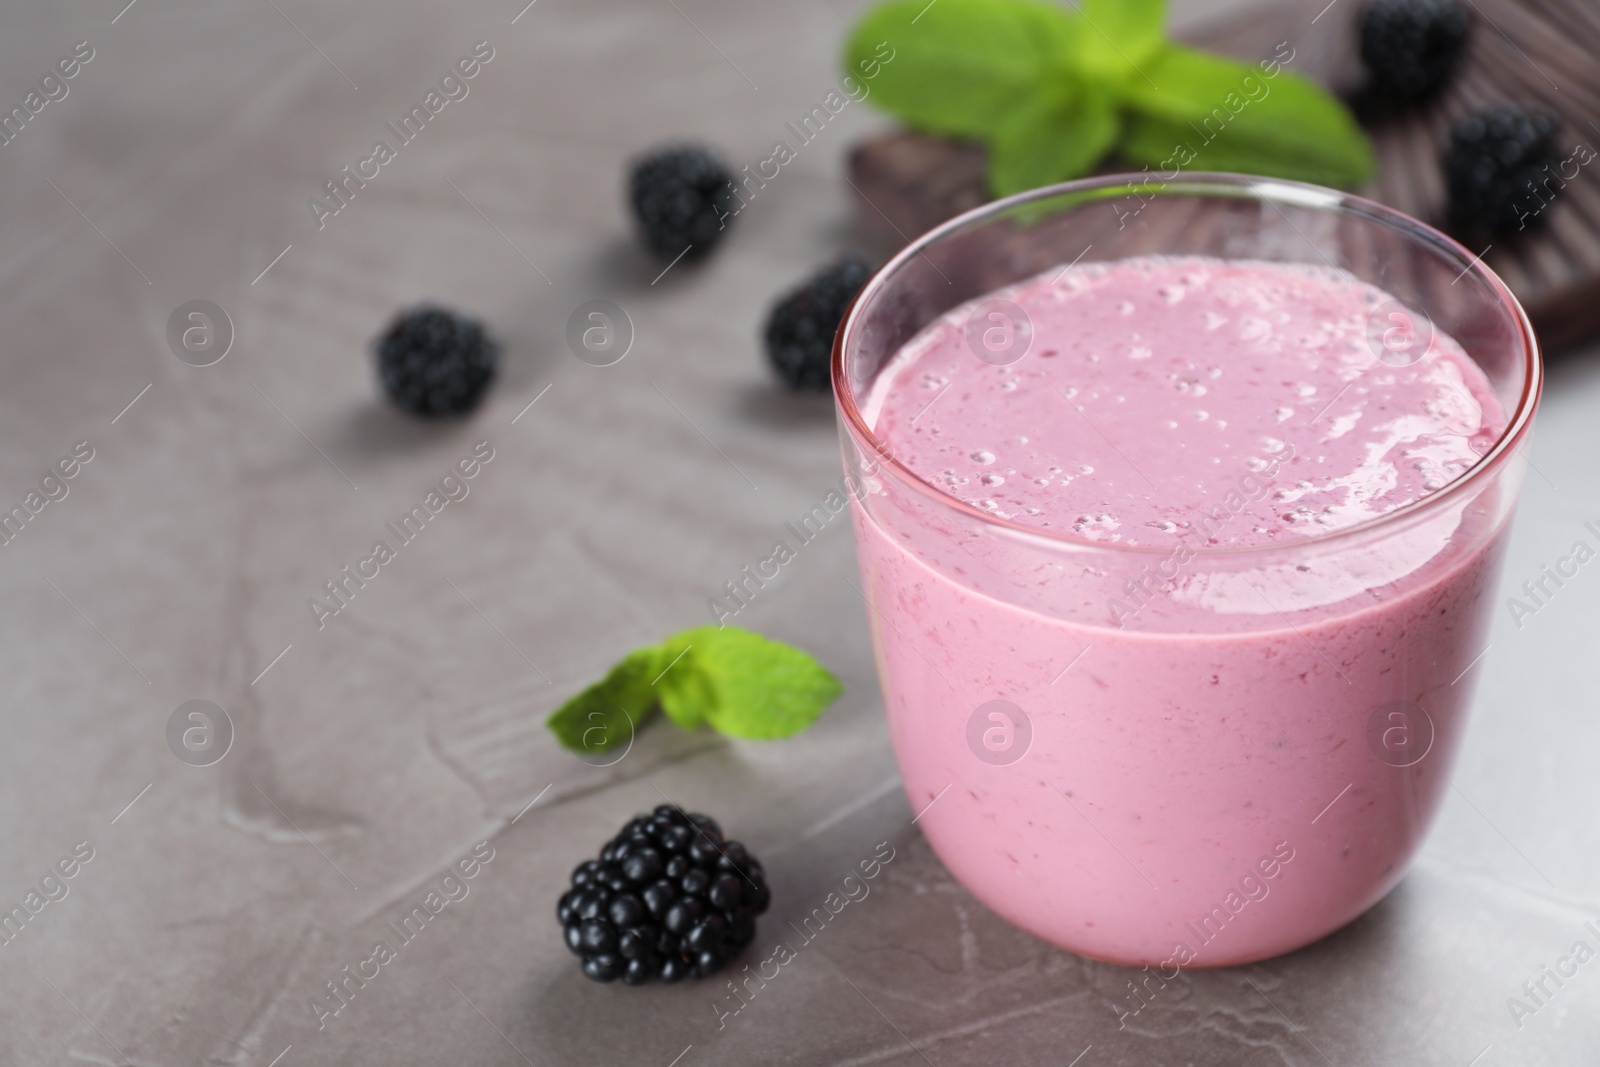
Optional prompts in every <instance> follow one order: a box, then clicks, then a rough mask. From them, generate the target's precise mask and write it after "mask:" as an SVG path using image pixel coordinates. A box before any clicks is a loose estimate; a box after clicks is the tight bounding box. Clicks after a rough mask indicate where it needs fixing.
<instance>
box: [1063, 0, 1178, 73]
mask: <svg viewBox="0 0 1600 1067" xmlns="http://www.w3.org/2000/svg"><path fill="white" fill-rule="evenodd" d="M1078 15H1079V17H1080V18H1082V19H1083V21H1084V24H1085V30H1084V32H1083V33H1082V34H1081V35H1080V36H1081V40H1080V42H1079V43H1080V50H1079V52H1078V55H1077V60H1078V68H1079V70H1080V71H1081V72H1082V73H1083V74H1084V75H1086V76H1088V77H1090V78H1093V79H1096V80H1102V81H1104V82H1107V83H1110V84H1113V85H1122V84H1125V83H1126V82H1128V81H1131V80H1132V79H1134V78H1142V77H1143V75H1142V74H1141V73H1140V72H1139V68H1140V65H1141V64H1143V63H1146V62H1148V61H1149V60H1150V59H1152V58H1154V57H1155V55H1156V53H1157V52H1159V51H1160V50H1161V46H1162V45H1164V44H1166V41H1167V38H1166V34H1165V33H1164V32H1163V27H1164V26H1165V25H1166V21H1167V0H1083V5H1082V7H1080V8H1079V9H1078Z"/></svg>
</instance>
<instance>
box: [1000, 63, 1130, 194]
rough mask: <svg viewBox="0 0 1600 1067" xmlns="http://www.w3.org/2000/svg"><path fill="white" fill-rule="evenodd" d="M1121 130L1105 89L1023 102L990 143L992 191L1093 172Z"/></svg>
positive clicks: (1014, 190) (1015, 190) (1019, 189)
mask: <svg viewBox="0 0 1600 1067" xmlns="http://www.w3.org/2000/svg"><path fill="white" fill-rule="evenodd" d="M1121 129H1122V122H1121V118H1120V116H1119V114H1118V112H1117V107H1116V104H1115V102H1114V101H1113V100H1112V98H1111V96H1110V94H1108V93H1107V92H1105V91H1104V90H1099V89H1094V90H1089V91H1085V92H1081V93H1078V94H1077V95H1076V96H1074V97H1072V98H1070V99H1066V100H1058V101H1052V100H1049V99H1048V98H1047V97H1046V96H1040V97H1039V98H1037V99H1035V100H1033V101H1030V102H1028V103H1026V104H1023V105H1021V106H1019V107H1017V108H1015V109H1013V111H1012V112H1011V113H1010V114H1009V115H1007V116H1006V118H1005V121H1004V122H1002V123H1001V124H1000V127H999V129H998V130H996V131H995V137H994V140H993V141H991V142H990V144H989V188H990V191H991V192H993V193H994V195H996V196H1010V195H1011V194H1012V193H1020V192H1022V191H1024V190H1026V189H1037V188H1038V187H1039V186H1041V185H1050V184H1052V183H1054V182H1064V181H1067V180H1068V179H1071V178H1078V177H1081V176H1083V175H1085V174H1088V173H1089V172H1090V171H1091V170H1093V169H1094V167H1095V164H1096V163H1099V162H1100V160H1101V159H1102V158H1103V157H1104V156H1105V154H1106V153H1107V152H1109V151H1110V150H1111V148H1112V146H1113V145H1115V144H1116V142H1117V135H1118V134H1119V133H1120V132H1121Z"/></svg>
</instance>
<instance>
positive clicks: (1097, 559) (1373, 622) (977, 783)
mask: <svg viewBox="0 0 1600 1067" xmlns="http://www.w3.org/2000/svg"><path fill="white" fill-rule="evenodd" d="M1392 330H1400V331H1401V335H1400V336H1401V340H1400V343H1398V344H1396V343H1395V342H1394V340H1393V338H1394V335H1393V334H1392V333H1391V331H1392ZM996 331H998V332H996ZM859 412H860V420H861V422H862V424H863V425H864V426H865V427H866V429H867V430H869V431H870V433H871V434H872V435H873V436H874V437H875V441H876V446H877V449H878V451H879V453H880V454H881V455H886V456H889V457H892V463H894V464H897V465H898V467H897V469H899V470H901V471H903V472H909V475H910V478H909V479H907V480H906V484H905V485H900V484H899V483H896V482H895V481H894V479H892V478H890V477H889V476H888V474H887V473H886V472H885V471H884V470H883V469H882V467H881V466H880V465H879V464H876V463H866V464H859V465H858V466H859V467H860V469H862V470H863V473H864V474H865V477H864V478H863V482H862V492H861V493H859V494H857V499H856V501H855V507H854V521H855V528H856V536H857V544H858V548H859V554H860V563H861V572H862V578H863V583H864V584H863V589H864V592H865V594H866V598H867V601H868V605H869V611H868V618H869V620H870V623H871V626H872V631H873V638H874V644H875V651H876V655H877V663H878V669H879V674H880V680H881V683H882V687H883V692H884V701H885V707H886V710H887V715H888V720H889V725H890V732H891V736H892V739H893V743H894V747H895V751H896V756H897V759H898V761H899V764H900V769H901V774H902V778H903V781H904V785H905V789H906V792H907V795H908V797H909V798H910V801H911V806H912V810H913V811H917V812H922V813H923V814H922V815H921V817H920V819H919V820H918V825H919V826H920V827H921V828H922V830H923V832H924V834H925V835H926V836H927V838H928V840H929V841H930V843H931V844H932V846H933V848H934V849H935V851H936V852H937V853H938V855H939V857H940V858H941V860H942V861H943V862H944V863H945V864H946V866H947V867H948V868H949V869H950V871H951V872H952V873H953V874H954V875H955V876H956V877H957V878H958V879H959V880H960V881H961V882H962V883H963V884H964V885H965V886H966V887H967V888H968V889H969V890H971V891H972V892H973V893H974V894H975V895H976V896H978V897H979V898H980V899H982V900H983V901H984V902H985V903H986V904H988V905H989V906H990V907H992V908H993V909H994V910H995V911H997V912H999V913H1000V914H1001V915H1003V916H1005V917H1006V918H1008V919H1009V920H1011V921H1013V922H1015V923H1016V924H1018V925H1020V926H1022V927H1024V928H1026V929H1028V930H1030V931H1032V932H1033V933H1035V934H1037V935H1039V936H1040V937H1043V938H1045V939H1047V940H1049V941H1052V942H1054V943H1056V944H1058V945H1061V946H1063V947H1066V948H1069V949H1072V950H1075V951H1078V952H1081V953H1084V954H1086V955H1090V956H1094V957H1098V958H1103V959H1108V960H1113V961H1116V962H1122V963H1129V964H1135V965H1137V964H1147V965H1150V966H1152V967H1155V968H1160V969H1162V970H1164V971H1165V972H1166V973H1167V974H1168V975H1169V976H1170V975H1171V974H1173V973H1175V971H1176V969H1177V968H1182V967H1188V966H1199V967H1211V966H1219V965H1226V964H1233V963H1239V962H1245V961H1250V960H1256V959H1261V958H1264V957H1267V956H1271V955H1275V954H1278V953H1282V952H1286V951H1289V950H1291V949H1294V948H1297V947H1299V946H1301V945H1304V944H1307V943H1309V942H1311V941H1313V940H1315V939H1317V938H1319V937H1321V936H1323V935H1324V934H1326V933H1328V932H1330V931H1332V930H1334V929H1337V928H1338V927H1340V926H1342V925H1344V924H1345V923H1347V922H1349V921H1350V920H1351V919H1353V918H1355V917H1356V916H1357V915H1359V914H1361V913H1362V912H1363V911H1364V910H1366V909H1367V908H1369V907H1370V906H1371V905H1372V904H1373V903H1375V902H1376V901H1377V900H1378V899H1379V898H1380V897H1382V896H1383V894H1385V893H1386V892H1387V891H1388V890H1389V889H1390V888H1392V887H1393V886H1394V884H1395V883H1396V882H1397V881H1398V880H1399V878H1400V877H1401V875H1402V874H1403V873H1404V870H1405V868H1406V865H1407V864H1408V862H1409V861H1410V859H1411V858H1412V856H1413V855H1414V853H1415V851H1416V850H1417V848H1418V846H1419V844H1420V842H1421V839H1422V836H1423V834H1424V832H1425V831H1426V829H1427V827H1428V826H1429V824H1430V822H1431V819H1432V817H1433V815H1434V814H1435V812H1436V810H1437V808H1438V806H1439V804H1440V801H1441V800H1442V797H1443V794H1444V791H1445V789H1446V787H1447V784H1448V773H1449V769H1450V766H1451V763H1452V760H1453V756H1454V752H1455V750H1456V748H1457V746H1458V745H1459V742H1460V738H1461V733H1462V730H1463V726H1464V719H1465V716H1466V712H1467V706H1468V703H1469V699H1470V695H1471V691H1472V685H1473V681H1474V672H1473V671H1472V669H1471V668H1472V667H1473V665H1474V662H1475V660H1476V658H1477V657H1479V656H1480V654H1481V653H1482V652H1483V651H1484V648H1485V645H1486V642H1487V637H1486V633H1487V629H1488V611H1487V607H1488V604H1489V601H1490V599H1491V597H1492V592H1493V581H1494V577H1495V574H1496V569H1497V563H1498V559H1499V554H1500V547H1501V544H1502V542H1503V540H1504V537H1503V535H1504V531H1505V527H1506V524H1507V518H1508V515H1509V498H1510V495H1511V494H1513V493H1514V486H1511V485H1508V484H1507V483H1506V482H1498V483H1492V484H1490V485H1488V486H1481V487H1477V491H1476V492H1469V491H1467V490H1465V489H1457V488H1455V487H1457V486H1458V484H1459V483H1462V482H1463V481H1466V479H1464V476H1465V475H1466V474H1467V472H1468V471H1469V470H1471V469H1472V468H1474V467H1475V466H1477V465H1479V464H1480V463H1481V462H1482V461H1483V459H1484V457H1485V455H1486V454H1488V453H1489V452H1490V451H1491V450H1492V449H1494V448H1495V446H1496V444H1497V442H1498V441H1499V439H1500V438H1501V437H1502V436H1503V435H1504V434H1505V432H1506V430H1507V427H1508V421H1509V419H1508V415H1507V413H1506V411H1505V410H1504V408H1503V406H1502V404H1501V402H1500V400H1499V399H1498V398H1497V394H1496V390H1495V389H1494V388H1493V387H1492V385H1491V383H1490V381H1489V379H1488V378H1487V377H1486V375H1485V373H1484V372H1483V371H1482V370H1480V368H1479V366H1478V364H1477V363H1476V362H1475V361H1474V360H1473V359H1472V358H1471V357H1469V356H1468V355H1467V353H1466V351H1465V350H1464V349H1463V348H1462V346H1461V345H1459V344H1458V343H1457V342H1456V341H1455V340H1453V339H1452V337H1451V336H1449V335H1447V333H1446V332H1445V331H1444V330H1443V329H1435V328H1433V327H1432V324H1431V323H1429V322H1428V321H1427V320H1426V319H1424V318H1423V317H1422V316H1421V315H1419V314H1417V313H1415V312H1412V311H1410V310H1409V309H1408V308H1406V307H1405V306H1404V305H1402V304H1400V303H1399V302H1397V301H1395V300H1394V299H1393V298H1392V297H1391V296H1390V295H1389V294H1388V293H1387V292H1385V291H1383V290H1382V289H1379V288H1376V287H1374V286H1373V285H1370V284H1368V283H1366V282H1364V281H1362V280H1360V279H1358V278H1357V277H1355V276H1354V275H1352V274H1350V273H1347V272H1346V271H1344V270H1342V269H1339V268H1335V267H1332V266H1328V265H1323V264H1319V265H1310V264H1300V263H1283V262H1264V261H1252V260H1237V259H1235V260H1223V259H1216V258H1209V257H1205V256H1135V257H1131V258H1126V259H1120V260H1112V261H1107V262H1101V263H1096V264H1080V265H1076V266H1073V267H1071V268H1070V269H1061V268H1057V269H1054V270H1051V271H1048V272H1046V273H1044V274H1040V275H1038V276H1036V277H1033V278H1029V279H1027V280H1024V281H1021V282H1019V283H1016V284H1014V285H1011V286H1009V287H1007V288H1004V289H1001V290H998V291H995V292H991V293H989V294H988V295H986V296H984V297H982V298H981V299H979V300H976V301H970V302H968V303H965V304H962V305H960V306H958V307H955V308H953V309H950V310H948V311H946V312H945V313H943V314H942V315H940V316H938V317H936V318H934V319H933V320H932V321H930V322H929V323H928V324H927V325H925V326H923V327H922V328H921V329H920V330H918V331H917V332H915V333H914V334H913V335H911V336H909V338H908V339H907V340H905V341H904V343H902V344H900V345H899V346H898V350H897V351H896V352H894V354H892V355H891V356H889V357H888V358H887V359H886V360H885V361H884V363H883V365H882V367H881V369H880V370H879V371H878V373H877V374H876V375H875V377H874V379H873V381H872V382H871V385H870V388H869V389H865V390H863V392H862V394H861V396H860V398H859ZM916 481H920V482H921V483H922V484H921V486H920V487H919V486H915V485H912V484H911V483H912V482H916ZM907 486H909V488H908V487H907ZM1435 494H1437V495H1438V498H1437V500H1433V501H1430V503H1429V504H1427V505H1423V504H1422V502H1423V501H1425V500H1428V499H1429V498H1432V497H1434V496H1435ZM1380 520H1382V521H1380Z"/></svg>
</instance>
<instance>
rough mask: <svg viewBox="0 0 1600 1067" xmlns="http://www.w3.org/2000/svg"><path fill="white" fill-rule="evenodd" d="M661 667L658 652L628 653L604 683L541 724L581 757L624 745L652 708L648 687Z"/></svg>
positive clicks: (653, 649)
mask: <svg viewBox="0 0 1600 1067" xmlns="http://www.w3.org/2000/svg"><path fill="white" fill-rule="evenodd" d="M665 664H666V660H664V659H662V658H661V649H660V648H659V647H656V646H651V647H648V648H641V649H637V650H635V651H633V652H630V653H629V654H628V655H627V656H626V657H625V658H624V659H623V660H622V662H620V663H618V664H617V665H616V666H615V667H613V668H611V671H610V673H609V674H607V675H606V676H605V677H604V678H602V679H601V680H600V681H598V682H596V683H595V684H593V685H591V686H590V687H589V688H587V689H585V690H584V691H583V692H581V693H579V694H578V695H577V696H575V697H573V698H572V699H571V700H568V701H567V702H566V703H565V704H562V705H561V706H560V707H559V708H557V709H556V710H555V711H553V712H551V713H550V717H549V718H548V719H546V720H545V725H546V726H547V727H549V728H550V732H551V733H553V734H555V735H556V740H558V741H560V742H561V745H562V747H563V748H566V749H568V750H569V751H572V752H576V753H577V754H578V755H580V756H591V755H598V754H599V753H602V752H605V751H607V750H608V749H610V748H612V747H613V746H617V745H626V744H627V743H628V742H629V740H631V739H632V737H633V733H634V731H635V730H637V729H638V728H639V726H640V724H641V723H642V722H643V721H644V719H645V718H646V716H648V715H649V714H650V712H651V711H653V710H654V709H655V703H656V698H657V695H658V694H657V692H656V689H655V687H654V686H652V685H651V684H650V683H651V681H652V680H653V679H654V678H655V677H656V675H658V674H659V673H660V672H661V668H662V667H663V666H665Z"/></svg>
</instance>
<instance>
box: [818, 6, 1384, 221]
mask: <svg viewBox="0 0 1600 1067" xmlns="http://www.w3.org/2000/svg"><path fill="white" fill-rule="evenodd" d="M1165 20H1166V2H1165V0H1083V2H1082V4H1081V5H1080V6H1079V7H1078V8H1076V9H1070V10H1069V9H1067V8H1064V7H1061V6H1059V5H1057V4H1054V3H1048V2H1042V0H935V3H933V4H932V5H929V4H928V3H927V2H926V0H887V2H885V3H882V4H879V5H878V6H877V7H875V8H873V9H872V10H870V11H868V12H867V14H866V15H864V16H863V17H862V19H861V21H860V22H859V23H857V25H856V28H855V30H854V32H852V33H851V35H850V38H849V40H848V41H847V43H846V46H845V63H846V66H847V67H848V68H849V69H851V70H858V69H864V68H863V67H862V64H864V63H866V62H868V61H869V60H870V59H871V57H872V56H873V55H874V54H875V51H876V50H877V49H879V48H881V46H882V45H883V44H885V43H887V44H888V45H890V46H891V47H892V48H893V49H894V55H895V61H894V62H893V63H892V64H884V65H882V67H881V70H880V72H879V75H878V77H877V80H876V81H875V82H874V84H873V92H872V96H871V98H870V99H872V100H875V101H876V102H877V104H878V106H879V107H881V108H883V109H884V110H886V111H888V112H889V113H891V114H893V115H895V116H896V117H897V118H899V119H901V120H902V121H903V122H905V123H907V124H908V125H910V126H913V127H916V128H918V129H923V130H928V131H930V132H933V133H939V134H945V135H948V136H952V137H961V138H969V139H973V140H978V141H983V142H985V143H986V144H987V145H988V148H989V174H988V178H989V186H990V191H991V192H993V193H994V194H995V195H997V196H1008V195H1010V194H1012V193H1016V192H1021V191H1023V190H1025V189H1031V188H1036V187H1038V186H1040V185H1046V184H1050V183H1052V182H1058V181H1066V180H1068V179H1070V178H1077V177H1081V176H1082V175H1084V174H1088V173H1089V172H1090V171H1092V170H1093V169H1094V168H1095V167H1096V166H1098V165H1099V164H1100V163H1101V162H1102V161H1103V160H1104V159H1105V158H1106V157H1107V156H1108V155H1110V154H1112V153H1113V152H1115V153H1117V154H1118V155H1119V156H1121V157H1122V158H1123V159H1125V160H1126V161H1127V162H1128V163H1130V164H1131V165H1133V166H1136V167H1137V166H1148V167H1150V168H1151V169H1152V170H1154V171H1156V172H1157V173H1158V174H1161V175H1164V176H1167V177H1170V176H1171V174H1172V172H1174V171H1175V170H1234V171H1246V172H1250V173H1256V174H1262V175H1267V176H1270V177H1282V178H1297V179H1301V180H1304V181H1312V182H1317V183H1320V184H1323V185H1333V186H1338V187H1340V188H1353V187H1355V186H1358V185H1360V184H1361V183H1362V182H1364V181H1366V180H1367V178H1369V177H1371V175H1372V172H1373V169H1374V166H1375V163H1374V158H1373V154H1372V146H1371V144H1370V143H1369V142H1368V140H1367V138H1366V135H1365V134H1363V133H1362V132H1361V128H1360V127H1359V126H1358V125H1357V124H1356V121H1355V119H1354V117H1352V116H1351V114H1350V112H1349V111H1348V110H1347V109H1346V108H1345V107H1344V105H1342V104H1341V103H1339V101H1338V100H1337V99H1335V98H1334V97H1333V96H1331V95H1329V94H1328V93H1327V92H1325V91H1324V90H1322V89H1321V88H1319V87H1318V86H1317V85H1315V84H1314V83H1312V82H1310V81H1308V80H1307V79H1305V78H1302V77H1300V76H1299V75H1297V74H1294V73H1292V72H1291V71H1289V70H1287V69H1285V63H1287V62H1289V61H1292V56H1293V53H1292V51H1290V52H1289V53H1288V55H1287V56H1285V55H1284V54H1283V52H1282V50H1280V52H1279V55H1278V57H1277V58H1275V59H1273V60H1269V61H1264V62H1262V63H1259V64H1255V65H1251V64H1245V63H1238V62H1235V61H1233V60H1229V59H1223V58H1221V57H1219V56H1214V55H1210V54H1207V53H1204V52H1198V51H1195V50H1193V49H1189V48H1184V47H1181V46H1179V45H1176V44H1173V43H1172V42H1171V41H1169V40H1168V39H1167V37H1166V34H1165V31H1164V28H1163V27H1164V23H1165Z"/></svg>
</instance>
